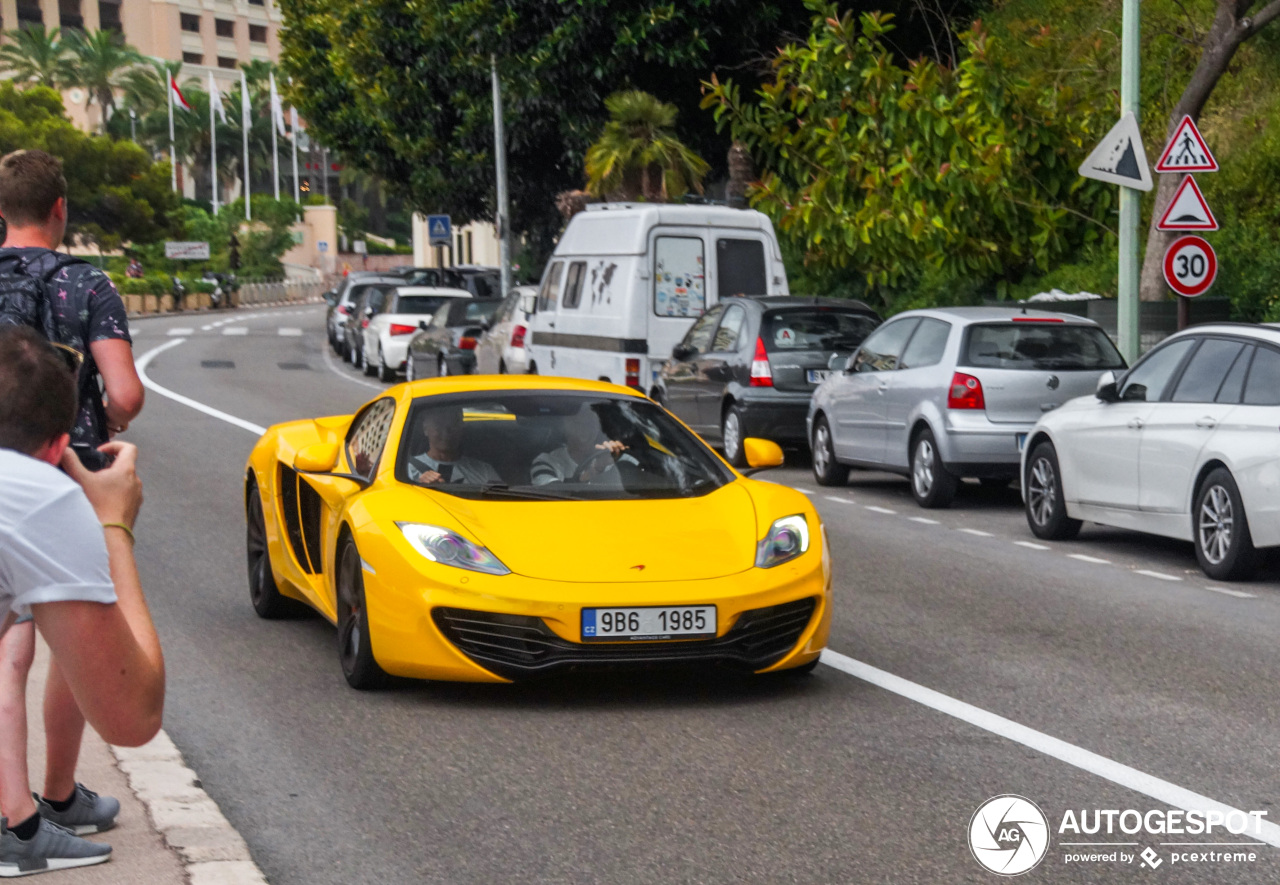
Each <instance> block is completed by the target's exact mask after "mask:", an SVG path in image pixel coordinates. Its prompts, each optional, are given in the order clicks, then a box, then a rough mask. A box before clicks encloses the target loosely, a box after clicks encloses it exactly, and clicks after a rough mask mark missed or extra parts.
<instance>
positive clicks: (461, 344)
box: [458, 335, 476, 350]
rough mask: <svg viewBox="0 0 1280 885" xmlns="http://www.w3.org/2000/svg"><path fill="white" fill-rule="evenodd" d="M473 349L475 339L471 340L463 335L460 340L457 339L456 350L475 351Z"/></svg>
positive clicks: (474, 347) (468, 336)
mask: <svg viewBox="0 0 1280 885" xmlns="http://www.w3.org/2000/svg"><path fill="white" fill-rule="evenodd" d="M475 349H476V339H474V338H472V337H471V336H470V335H463V336H462V337H461V338H460V339H458V350H475Z"/></svg>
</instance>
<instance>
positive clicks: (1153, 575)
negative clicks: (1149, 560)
mask: <svg viewBox="0 0 1280 885" xmlns="http://www.w3.org/2000/svg"><path fill="white" fill-rule="evenodd" d="M1133 573H1134V574H1135V575H1146V576H1147V577H1148V578H1159V579H1160V580H1162V581H1181V580H1182V578H1179V577H1178V576H1177V575H1166V574H1164V573H1163V572H1153V571H1151V570H1150V569H1145V568H1140V569H1134V571H1133Z"/></svg>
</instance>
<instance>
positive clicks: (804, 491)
mask: <svg viewBox="0 0 1280 885" xmlns="http://www.w3.org/2000/svg"><path fill="white" fill-rule="evenodd" d="M791 488H793V489H795V490H796V491H797V492H799V493H800V494H802V495H816V494H818V493H817V492H815V491H814V490H813V489H802V488H800V486H792V487H791Z"/></svg>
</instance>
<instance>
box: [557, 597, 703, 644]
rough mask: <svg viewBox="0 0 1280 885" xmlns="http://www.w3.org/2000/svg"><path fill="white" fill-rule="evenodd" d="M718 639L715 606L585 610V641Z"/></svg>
mask: <svg viewBox="0 0 1280 885" xmlns="http://www.w3.org/2000/svg"><path fill="white" fill-rule="evenodd" d="M715 635H716V607H715V606H714V605H663V606H657V605H655V606H645V607H643V608H584V609H583V610H582V641H583V642H600V641H603V640H612V641H616V640H628V641H634V640H637V639H692V638H701V637H708V636H715Z"/></svg>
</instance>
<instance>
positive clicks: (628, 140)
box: [587, 90, 710, 201]
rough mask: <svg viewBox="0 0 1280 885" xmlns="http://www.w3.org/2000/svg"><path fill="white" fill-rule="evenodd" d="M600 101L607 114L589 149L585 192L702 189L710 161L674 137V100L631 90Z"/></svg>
mask: <svg viewBox="0 0 1280 885" xmlns="http://www.w3.org/2000/svg"><path fill="white" fill-rule="evenodd" d="M604 106H605V108H606V109H607V110H608V111H609V116H610V120H609V122H608V123H606V124H605V126H604V132H603V133H601V135H600V139H599V140H598V141H597V142H596V143H595V144H593V145H592V146H591V147H589V148H588V149H587V192H588V193H590V194H592V195H593V196H603V195H605V194H608V195H611V196H614V197H618V198H621V199H624V200H634V199H636V198H638V197H641V196H643V197H644V199H646V200H651V201H664V200H668V199H671V198H673V197H679V196H682V195H683V194H685V193H687V192H688V191H689V190H695V191H697V192H698V193H702V178H703V176H705V175H706V174H707V170H708V169H709V168H710V166H708V164H707V162H706V161H705V160H703V159H702V158H701V157H699V156H698V155H697V154H695V153H694V152H693V151H692V150H690V149H689V148H688V147H687V146H685V145H684V144H683V143H682V142H681V141H680V140H679V139H678V138H676V136H675V133H674V131H673V130H674V127H675V122H676V114H677V111H676V107H675V105H671V104H667V103H666V102H663V101H659V100H658V99H657V98H654V97H653V96H652V95H650V94H649V93H647V92H640V91H638V90H633V91H630V92H615V93H614V94H613V95H611V96H609V97H608V98H606V99H605V101H604Z"/></svg>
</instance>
